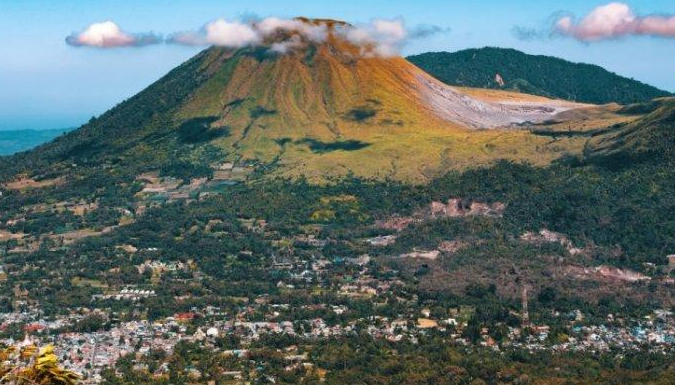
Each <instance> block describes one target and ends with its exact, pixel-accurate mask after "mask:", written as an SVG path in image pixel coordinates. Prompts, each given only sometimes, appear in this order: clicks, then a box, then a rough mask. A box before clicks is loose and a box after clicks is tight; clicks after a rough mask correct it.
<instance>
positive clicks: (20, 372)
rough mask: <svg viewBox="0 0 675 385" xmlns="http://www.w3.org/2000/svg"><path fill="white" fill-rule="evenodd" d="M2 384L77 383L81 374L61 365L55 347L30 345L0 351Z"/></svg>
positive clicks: (53, 384) (51, 384)
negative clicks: (19, 348) (18, 348)
mask: <svg viewBox="0 0 675 385" xmlns="http://www.w3.org/2000/svg"><path fill="white" fill-rule="evenodd" d="M0 361H1V362H2V364H0V384H11V385H75V384H78V383H79V382H80V376H79V375H78V374H77V373H75V372H72V371H70V370H68V369H64V368H61V367H60V366H59V360H58V357H57V356H56V354H55V353H54V347H53V346H51V345H47V346H45V347H44V348H41V349H39V348H38V347H37V346H35V345H29V346H26V347H24V348H23V349H21V350H17V349H16V348H14V347H10V348H8V349H4V350H1V351H0Z"/></svg>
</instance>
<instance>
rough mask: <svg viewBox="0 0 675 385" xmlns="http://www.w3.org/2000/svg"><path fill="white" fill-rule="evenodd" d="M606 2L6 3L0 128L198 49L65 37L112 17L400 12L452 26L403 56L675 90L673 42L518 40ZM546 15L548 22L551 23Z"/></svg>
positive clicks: (191, 24) (186, 25)
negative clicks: (483, 62) (544, 69)
mask: <svg viewBox="0 0 675 385" xmlns="http://www.w3.org/2000/svg"><path fill="white" fill-rule="evenodd" d="M607 2H608V1H594V0H590V1H589V0H585V1H580V0H570V1H565V2H564V5H561V3H560V2H555V3H557V4H554V2H548V1H541V0H538V1H530V0H521V1H515V0H499V1H496V0H481V1H468V0H464V1H457V0H447V1H438V0H416V1H398V0H388V1H385V0H368V1H365V0H360V1H353V0H341V1H334V0H333V1H319V0H314V1H300V0H284V1H265V0H248V1H234V0H229V1H228V0H218V1H216V0H203V1H202V0H189V1H188V0H175V1H169V0H141V1H139V0H117V1H113V0H96V1H92V0H87V1H85V0H60V1H53V0H50V1H47V0H0V36H2V39H1V40H0V41H2V49H1V50H0V130H2V129H20V128H58V127H68V126H77V125H79V124H81V123H83V122H84V121H86V120H87V119H88V118H89V117H91V116H92V115H98V114H101V113H102V112H104V111H105V110H107V109H109V108H110V107H112V106H114V105H115V104H116V103H118V102H120V101H122V100H124V99H126V98H128V97H130V96H132V95H133V94H135V93H137V92H138V91H140V90H141V89H143V88H144V87H146V86H147V85H149V84H150V83H152V82H153V81H154V80H156V79H157V78H159V77H160V76H161V75H163V74H164V73H166V72H167V71H169V70H170V69H171V68H173V67H175V66H176V65H178V64H179V63H181V62H183V61H185V60H186V59H188V58H189V57H191V56H192V55H194V54H195V53H196V52H198V51H199V50H200V49H201V48H199V47H185V46H176V45H165V44H160V45H154V46H147V47H142V48H137V47H126V48H116V49H105V50H104V49H95V48H87V47H72V46H69V45H67V44H66V43H65V41H64V39H65V37H66V36H68V35H70V34H72V33H73V32H78V31H81V30H82V29H84V28H85V27H86V26H88V25H89V24H91V23H94V22H101V21H105V20H112V21H114V22H115V23H117V24H118V25H119V26H120V27H121V28H123V29H124V30H125V31H129V32H155V33H160V34H165V35H166V34H170V33H173V32H177V31H185V30H195V29H198V28H199V27H201V26H203V25H204V24H205V23H207V22H209V21H212V20H214V19H217V18H226V19H228V20H234V19H237V18H239V17H242V16H244V17H245V16H246V15H250V14H255V15H257V16H260V17H267V16H278V17H294V16H299V15H303V16H308V17H329V18H337V19H343V20H346V21H349V22H353V23H357V22H368V21H369V20H370V19H373V18H396V17H402V18H403V19H404V20H405V22H406V24H407V25H408V26H414V25H417V24H433V25H438V26H441V27H449V28H451V32H449V33H443V34H439V35H435V36H433V37H431V38H428V39H425V40H415V41H414V42H412V43H411V44H409V45H408V46H407V47H406V48H405V49H404V52H403V53H404V54H411V53H419V52H425V51H455V50H458V49H463V48H469V47H482V46H499V47H512V48H517V49H520V50H523V51H525V52H527V53H533V54H545V55H554V56H558V57H562V58H564V59H568V60H572V61H577V62H588V63H594V64H599V65H601V66H603V67H605V68H607V69H609V70H612V71H614V72H617V73H619V74H621V75H624V76H628V77H632V78H635V79H638V80H641V81H644V82H647V83H650V84H653V85H656V86H658V87H661V88H664V89H667V90H670V91H675V71H674V70H673V69H675V38H658V37H644V36H642V37H640V36H638V37H635V36H627V37H624V38H621V39H616V40H607V41H600V42H592V43H584V42H579V41H577V40H574V39H571V38H554V39H550V38H543V39H534V40H530V41H522V40H519V39H517V38H516V37H515V36H514V34H513V33H512V29H513V27H514V26H523V27H528V28H534V29H543V28H545V27H547V26H550V16H551V15H552V14H554V13H556V12H559V11H565V12H571V13H573V14H576V15H578V16H583V15H585V14H587V13H589V12H590V11H592V10H593V9H594V8H595V7H597V6H600V5H603V4H606V3H607ZM625 2H626V3H627V4H628V5H630V6H631V8H632V9H633V11H635V12H636V13H637V14H640V15H649V14H664V15H673V14H675V1H672V0H642V1H625ZM547 20H548V22H549V24H547Z"/></svg>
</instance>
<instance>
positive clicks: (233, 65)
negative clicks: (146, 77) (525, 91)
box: [18, 19, 581, 181]
mask: <svg viewBox="0 0 675 385" xmlns="http://www.w3.org/2000/svg"><path fill="white" fill-rule="evenodd" d="M296 20H299V21H300V22H301V23H303V25H308V26H322V27H323V28H325V31H326V34H325V37H324V38H323V39H321V41H317V40H316V39H311V38H309V37H307V36H305V35H304V34H303V33H302V31H300V30H288V29H286V30H282V29H280V30H277V31H275V32H274V34H273V35H271V36H268V37H267V38H266V39H265V41H263V42H261V44H259V45H256V46H251V47H244V48H240V49H231V48H222V47H212V48H209V49H206V50H204V51H202V52H201V53H199V54H198V55H197V56H195V57H194V58H192V59H190V60H189V61H188V62H186V63H184V64H183V65H181V66H179V67H177V68H176V69H174V70H173V71H171V72H170V73H169V74H167V75H166V76H165V77H163V78H162V79H160V80H159V81H157V82H156V83H154V84H153V85H151V86H150V87H148V88H147V89H145V90H144V91H142V92H141V93H139V94H138V95H136V96H134V97H132V98H130V99H129V100H127V101H125V102H123V103H121V104H120V105H118V106H117V107H115V108H113V109H112V110H110V111H108V112H107V113H105V114H103V115H102V116H100V117H99V118H97V119H93V120H92V121H91V122H89V123H88V124H86V125H85V126H83V127H81V128H80V129H79V130H77V131H75V132H73V133H71V134H68V135H66V136H64V137H62V138H59V139H58V140H57V141H55V142H53V143H51V144H49V145H46V146H43V147H42V148H40V149H39V153H40V156H39V159H38V157H33V158H31V159H30V161H28V162H26V163H27V164H28V163H31V162H41V161H50V162H52V163H54V162H55V161H56V162H71V161H72V162H77V163H95V164H100V163H101V162H105V161H110V160H111V159H113V160H114V161H115V162H122V163H128V164H130V165H133V166H134V167H136V166H138V167H141V165H142V166H144V167H146V168H158V167H160V166H161V165H162V164H163V163H166V162H169V161H172V160H175V159H183V160H185V161H188V162H192V163H203V164H213V163H217V162H223V161H230V162H239V163H249V164H256V165H260V166H264V167H265V168H266V169H267V170H269V172H270V173H271V174H273V175H280V176H284V177H298V176H304V177H308V178H310V179H325V178H331V177H340V176H345V175H348V174H353V175H357V176H362V177H367V178H394V179H405V180H418V181H421V180H426V179H428V178H430V177H433V176H434V175H438V174H439V173H442V172H446V171H447V170H448V169H462V168H467V167H472V166H475V165H480V164H486V163H489V162H493V161H495V160H497V159H511V160H527V161H530V162H533V163H547V162H550V161H551V160H553V159H555V158H557V157H559V156H561V155H562V154H563V153H564V152H566V151H568V150H569V149H570V148H574V149H578V148H579V145H578V143H576V142H574V141H573V140H569V141H567V142H565V141H563V142H558V143H556V144H555V145H554V146H552V145H551V144H550V143H549V142H550V141H548V140H547V139H545V138H540V137H536V136H533V135H531V134H530V133H529V132H528V131H524V130H521V129H519V128H518V127H519V126H521V125H525V124H536V123H539V122H543V121H547V120H550V119H552V118H553V117H554V116H555V115H556V114H558V113H560V112H562V111H565V110H569V109H572V108H579V107H581V106H580V105H577V104H573V103H569V102H564V101H557V100H550V99H544V98H527V97H522V98H520V97H515V98H514V97H513V95H509V97H508V98H505V99H504V100H496V99H495V98H494V96H491V97H490V98H480V97H476V95H473V96H469V94H468V93H466V92H463V91H461V90H459V89H456V88H453V87H450V86H448V85H445V84H443V83H441V82H440V81H438V80H436V79H435V78H433V77H431V76H430V75H428V74H426V73H425V72H424V71H422V70H420V69H419V68H418V67H416V66H414V65H413V64H411V63H410V62H408V61H407V60H405V59H403V58H401V57H398V56H381V55H377V54H373V51H372V50H370V49H369V48H372V47H370V46H369V44H376V43H366V44H357V43H355V42H353V41H351V40H350V39H348V38H347V37H346V36H345V34H344V33H343V32H342V31H343V30H344V29H345V28H348V27H349V25H348V24H346V23H342V22H337V21H332V20H308V19H296ZM474 94H475V93H474ZM573 142H574V143H573ZM18 171H20V170H18ZM139 171H142V170H139Z"/></svg>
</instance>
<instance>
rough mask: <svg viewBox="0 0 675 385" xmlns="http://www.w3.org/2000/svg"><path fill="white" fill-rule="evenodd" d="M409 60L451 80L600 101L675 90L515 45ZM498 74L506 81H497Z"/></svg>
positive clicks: (626, 99)
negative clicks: (522, 48) (521, 48)
mask: <svg viewBox="0 0 675 385" xmlns="http://www.w3.org/2000/svg"><path fill="white" fill-rule="evenodd" d="M408 60H410V61H411V62H412V63H413V64H415V65H417V66H418V67H420V68H422V69H423V70H425V71H427V72H428V73H430V74H431V75H433V76H434V77H436V78H437V79H439V80H441V81H443V82H445V83H447V84H450V85H458V86H465V87H481V88H496V89H509V90H517V91H521V92H525V93H529V94H535V95H541V96H547V97H554V98H561V99H567V100H574V101H578V102H585V103H595V104H605V103H611V102H616V103H619V104H628V103H636V102H646V101H649V100H651V99H654V98H658V97H663V96H668V95H669V93H668V92H666V91H662V90H659V89H657V88H655V87H652V86H650V85H647V84H644V83H641V82H639V81H637V80H633V79H628V78H625V77H622V76H619V75H617V74H614V73H612V72H609V71H607V70H605V69H603V68H601V67H599V66H596V65H590V64H581V63H572V62H569V61H566V60H563V59H558V58H555V57H550V56H541V55H536V56H535V55H528V54H525V53H523V52H519V51H516V50H514V49H502V48H492V47H486V48H481V49H467V50H464V51H458V52H454V53H450V52H432V53H423V54H420V55H415V56H410V57H408ZM497 75H499V76H500V77H501V78H502V80H503V84H500V83H499V82H498V81H497V79H496V76H497Z"/></svg>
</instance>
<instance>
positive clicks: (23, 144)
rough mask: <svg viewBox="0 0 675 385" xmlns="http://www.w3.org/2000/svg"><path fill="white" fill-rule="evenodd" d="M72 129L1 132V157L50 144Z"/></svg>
mask: <svg viewBox="0 0 675 385" xmlns="http://www.w3.org/2000/svg"><path fill="white" fill-rule="evenodd" d="M70 130H71V129H68V128H64V129H58V130H54V129H49V130H7V131H0V156H5V155H12V154H15V153H17V152H21V151H26V150H30V149H32V148H33V147H36V146H38V145H40V144H42V143H46V142H49V141H50V140H52V139H54V138H56V137H57V136H59V135H61V134H64V133H66V132H68V131H70Z"/></svg>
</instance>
